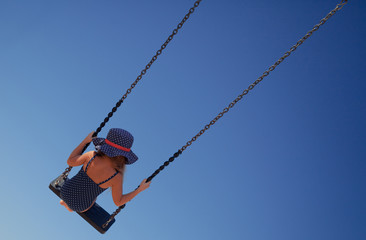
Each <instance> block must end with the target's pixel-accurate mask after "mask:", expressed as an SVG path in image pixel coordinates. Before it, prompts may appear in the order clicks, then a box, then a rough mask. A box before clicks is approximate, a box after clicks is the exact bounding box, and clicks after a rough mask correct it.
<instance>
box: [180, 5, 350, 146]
mask: <svg viewBox="0 0 366 240" xmlns="http://www.w3.org/2000/svg"><path fill="white" fill-rule="evenodd" d="M347 1H348V0H342V1H341V2H340V3H339V4H337V6H336V7H335V8H334V9H333V10H332V11H331V12H329V13H328V14H327V16H325V17H324V18H323V19H322V20H320V22H319V23H318V24H316V25H315V26H314V27H313V28H312V29H311V30H310V31H309V32H307V33H306V34H305V36H304V37H303V38H301V39H300V40H299V41H297V43H296V44H295V45H293V46H292V47H291V48H290V50H289V51H287V52H286V53H285V54H284V55H283V56H282V57H280V58H279V59H278V60H277V61H276V62H275V63H274V64H273V65H272V66H270V67H269V68H268V70H266V71H264V73H263V74H262V76H260V77H259V78H257V80H255V81H254V82H253V83H252V84H251V85H249V87H248V88H247V89H245V90H244V91H243V92H242V93H241V94H240V95H239V96H238V97H237V98H236V99H235V100H234V101H232V102H231V103H230V104H229V105H228V106H227V107H226V108H224V110H223V111H222V112H220V113H219V114H218V115H217V116H216V117H215V118H214V119H213V120H211V122H210V123H209V124H207V125H205V127H204V128H203V129H202V130H201V131H199V132H198V133H197V134H196V135H195V136H194V137H193V138H192V139H191V140H190V141H188V142H187V143H186V145H184V146H183V147H182V148H181V149H180V151H181V152H183V151H184V150H186V149H187V148H188V147H189V146H191V144H192V143H193V142H194V141H196V140H197V139H198V138H199V137H200V136H201V135H202V134H204V133H205V132H206V130H208V129H209V128H210V127H211V126H212V125H214V124H215V123H216V122H217V121H218V120H219V119H220V118H222V117H223V116H224V114H225V113H227V112H228V111H229V110H230V109H231V108H233V107H234V106H235V104H236V103H238V102H239V101H240V100H241V99H242V98H243V97H244V96H245V95H247V94H248V93H249V91H250V90H252V89H253V88H254V87H255V86H256V85H257V84H258V83H260V82H261V81H262V80H263V79H264V78H265V77H267V76H268V75H269V73H270V72H271V71H273V70H275V69H276V67H277V66H278V65H280V63H281V62H283V60H285V59H286V58H287V57H288V56H290V54H291V53H292V52H294V51H295V50H296V49H297V48H298V47H299V46H300V45H301V44H303V42H304V41H305V40H306V39H308V38H309V37H310V36H311V35H312V34H313V33H314V32H315V31H317V30H318V29H319V27H320V26H321V25H323V24H324V23H325V22H326V21H327V20H328V19H329V18H330V17H332V16H333V15H334V14H335V13H336V12H337V11H339V10H341V9H342V8H343V6H344V5H345V4H346V3H347Z"/></svg>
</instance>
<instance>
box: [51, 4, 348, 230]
mask: <svg viewBox="0 0 366 240" xmlns="http://www.w3.org/2000/svg"><path fill="white" fill-rule="evenodd" d="M201 1H202V0H197V1H196V2H195V3H194V6H193V7H192V8H190V9H189V12H188V13H187V14H186V15H185V17H184V18H183V20H182V21H181V22H180V23H179V24H178V25H177V28H175V29H174V30H173V32H172V34H171V35H170V36H169V37H168V39H167V40H166V41H165V43H164V44H163V45H162V46H161V48H160V49H159V50H158V51H157V52H156V54H155V55H154V56H153V57H152V59H151V61H150V62H149V63H148V64H147V65H146V66H145V69H143V70H142V71H141V73H140V75H139V76H138V77H137V79H136V80H135V81H134V82H133V83H132V84H131V86H130V88H129V89H128V90H127V91H126V93H125V94H124V95H123V96H122V98H121V99H120V100H119V101H118V102H117V103H116V105H115V106H114V107H113V108H112V111H111V112H110V113H108V116H107V117H106V118H105V119H104V121H103V122H102V123H101V124H100V125H99V127H98V128H97V130H96V131H95V133H94V135H93V137H96V136H97V135H98V133H99V132H100V131H101V130H102V128H103V127H104V126H105V124H106V123H107V122H108V121H109V119H110V118H111V117H112V116H113V114H114V113H115V112H116V111H117V108H118V107H120V106H121V104H122V103H123V101H124V100H125V99H126V98H127V96H128V94H130V93H131V91H132V89H133V88H134V87H135V86H136V85H137V83H138V82H139V81H140V80H141V79H142V76H143V75H145V73H146V72H147V70H148V69H149V68H150V67H151V65H152V64H153V63H154V62H155V60H156V59H157V57H158V56H159V55H160V54H161V53H162V52H163V50H164V49H165V48H166V46H167V45H168V43H169V42H170V41H171V40H172V39H173V37H174V35H176V34H177V33H178V30H179V29H180V28H182V26H183V24H184V23H185V22H186V21H187V20H188V18H189V16H190V15H191V14H192V13H193V12H194V10H195V8H197V7H198V5H199V4H200V2H201ZM347 2H348V0H342V1H341V2H340V3H339V4H337V6H336V7H335V8H334V9H333V10H332V11H331V12H329V13H328V14H327V15H326V16H325V17H324V18H323V19H321V20H320V22H319V23H318V24H316V25H315V26H314V27H313V28H312V29H311V30H310V31H309V32H307V33H306V34H305V36H304V37H302V38H301V39H300V40H299V41H297V42H296V44H295V45H293V46H292V47H291V48H290V50H289V51H287V52H285V54H284V55H283V56H282V57H280V58H279V59H278V60H277V61H276V62H275V63H274V64H273V65H272V66H270V67H269V68H268V70H266V71H264V72H263V74H262V75H261V76H260V77H258V78H257V80H255V81H254V82H253V83H252V84H251V85H249V87H248V88H247V89H245V90H244V91H243V92H242V93H241V94H240V95H239V96H238V97H236V98H235V99H234V101H232V102H231V103H230V104H229V105H228V106H227V107H226V108H224V109H223V110H222V111H221V112H220V113H219V114H218V115H217V116H216V117H215V118H214V119H213V120H211V121H210V123H209V124H207V125H205V127H204V128H202V129H201V130H200V131H199V132H198V133H197V134H196V135H195V136H194V137H193V138H191V140H189V141H188V142H187V143H186V144H185V145H184V146H183V147H182V148H180V149H179V150H178V151H177V152H176V153H174V154H173V156H172V157H170V158H169V160H168V161H165V162H164V163H163V164H162V165H161V166H160V167H159V168H158V169H157V170H155V172H154V173H153V174H152V175H151V176H149V177H148V178H147V182H150V181H151V180H152V179H153V178H154V177H155V176H156V175H158V174H159V173H160V172H161V171H162V170H164V168H165V167H167V166H168V165H169V164H170V163H171V162H173V161H174V160H175V159H176V158H177V157H178V156H179V155H180V154H182V152H183V151H184V150H186V149H187V148H188V147H189V146H190V145H191V144H192V143H193V142H194V141H196V140H197V139H198V137H200V136H201V135H202V134H204V133H205V132H206V130H208V129H209V128H210V127H211V126H213V125H214V124H215V123H216V122H217V121H218V120H219V119H220V118H221V117H223V116H224V114H225V113H227V112H228V111H229V110H230V109H231V108H233V107H234V106H235V104H236V103H238V102H239V101H240V100H241V99H242V98H243V97H244V96H245V95H247V94H248V93H249V91H251V90H252V89H253V88H254V87H255V86H256V85H257V84H258V83H260V82H261V81H262V80H263V79H264V78H265V77H266V76H268V75H269V73H270V72H271V71H273V70H275V69H276V67H277V66H278V65H279V64H280V63H281V62H283V60H285V58H287V57H288V56H290V54H291V53H292V52H294V51H295V50H296V49H297V48H298V47H299V46H300V45H301V44H303V42H304V41H305V40H306V39H308V38H309V37H310V36H311V35H312V34H313V33H314V32H315V31H317V30H318V29H319V28H320V26H321V25H323V24H324V23H325V22H326V21H327V20H328V19H329V18H330V17H332V16H333V15H334V14H335V13H336V12H337V11H339V10H341V9H342V8H343V6H344V5H345V4H347ZM88 146H89V144H87V145H86V146H85V147H84V149H83V151H82V153H83V152H84V151H85V150H86V149H87V147H88ZM71 169H72V167H71V166H69V167H68V168H66V169H65V171H64V172H63V173H62V174H61V175H60V176H59V177H57V178H56V179H55V180H53V181H52V182H51V183H50V185H49V188H50V189H51V190H52V191H53V192H54V193H55V194H56V195H57V196H58V197H60V189H61V187H62V185H63V184H64V182H65V181H66V179H67V176H68V175H69V173H70V171H71ZM125 206H126V204H124V205H122V206H120V207H118V208H117V210H116V211H115V212H114V213H113V214H109V213H108V212H107V211H105V210H104V209H103V208H102V207H101V206H99V205H98V204H97V203H95V204H94V205H93V206H92V207H91V208H90V209H89V210H87V211H86V212H83V213H78V214H79V215H80V216H81V217H82V218H84V219H85V220H86V221H87V222H88V223H89V224H90V225H92V226H93V227H94V228H95V229H96V230H98V231H99V232H100V233H105V232H106V231H107V230H108V229H109V228H110V227H111V226H112V224H113V223H114V222H115V216H116V215H117V214H118V213H119V212H120V211H121V210H122V209H123V208H125Z"/></svg>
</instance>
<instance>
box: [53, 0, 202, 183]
mask: <svg viewBox="0 0 366 240" xmlns="http://www.w3.org/2000/svg"><path fill="white" fill-rule="evenodd" d="M201 1H202V0H197V1H196V2H195V3H194V5H193V7H191V8H190V9H189V11H188V13H187V14H186V15H185V16H184V18H183V19H182V21H180V23H179V24H178V25H177V27H176V28H175V29H174V30H173V32H172V33H171V34H170V35H169V37H168V38H167V40H166V41H165V42H164V44H163V45H161V47H160V49H159V50H158V51H156V53H155V55H154V56H153V57H152V58H151V60H150V62H149V63H148V64H147V65H146V66H145V68H144V69H143V70H142V71H141V73H140V74H139V75H138V76H137V78H136V80H135V81H134V82H133V83H132V84H131V86H130V88H128V89H127V91H126V93H125V94H124V95H123V96H122V98H121V99H120V100H119V101H118V102H117V103H116V105H115V106H114V107H113V108H112V110H111V111H110V112H109V113H108V115H107V117H106V118H104V120H103V122H102V123H101V124H100V125H99V127H98V128H97V129H96V131H95V132H94V134H93V137H96V136H97V135H98V134H99V133H100V131H101V130H102V128H103V127H104V126H105V125H106V123H107V122H108V121H109V119H110V118H111V117H112V116H113V114H114V113H115V112H116V111H117V109H118V108H119V107H120V106H121V104H122V103H123V101H124V100H125V99H126V98H127V96H128V95H129V94H130V93H131V92H132V89H134V88H135V87H136V85H137V83H138V82H139V81H140V80H141V79H142V77H143V76H144V75H145V74H146V72H147V71H148V70H149V69H150V67H151V65H152V64H153V63H154V62H155V61H156V59H158V56H159V55H160V54H162V52H163V51H164V49H165V48H166V47H167V46H168V44H169V42H170V41H172V40H173V38H174V36H175V35H177V34H178V31H179V29H181V28H182V27H183V25H184V23H185V22H186V21H187V20H188V19H189V17H190V16H191V14H192V13H193V12H194V10H195V9H196V8H197V7H198V6H199V4H200V2H201ZM88 146H89V144H87V145H86V146H85V147H84V149H83V151H82V152H81V153H83V152H84V151H85V150H86V149H87V148H88ZM71 169H72V167H71V166H69V167H68V168H66V169H65V171H64V172H63V173H62V174H61V176H62V178H63V179H66V177H67V176H68V175H69V173H70V171H71ZM57 184H59V180H57V181H56V185H57Z"/></svg>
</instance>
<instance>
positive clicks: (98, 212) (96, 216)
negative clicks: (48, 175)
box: [49, 175, 116, 233]
mask: <svg viewBox="0 0 366 240" xmlns="http://www.w3.org/2000/svg"><path fill="white" fill-rule="evenodd" d="M58 179H59V183H58V184H56V181H57V180H58ZM64 183H65V180H64V179H63V177H62V175H61V176H59V177H58V178H56V179H55V180H53V181H52V182H51V183H50V186H49V188H50V189H51V190H52V192H54V193H55V194H56V195H57V196H58V197H60V191H61V187H62V185H63V184H64ZM77 214H79V215H80V216H81V217H82V218H84V219H85V220H86V221H87V222H88V223H89V224H90V225H92V226H93V227H94V228H95V229H96V230H98V231H99V232H100V233H105V232H106V231H108V229H109V228H110V227H111V226H112V224H113V223H114V222H115V221H116V220H115V219H113V220H112V221H111V222H110V223H109V224H108V225H107V226H106V227H105V228H103V224H104V223H106V222H107V221H108V219H109V218H110V217H111V215H110V214H109V213H108V212H107V211H105V210H104V209H103V208H102V207H101V206H99V205H98V204H97V203H95V204H94V205H93V206H92V207H91V208H90V209H89V210H88V211H86V212H82V213H77Z"/></svg>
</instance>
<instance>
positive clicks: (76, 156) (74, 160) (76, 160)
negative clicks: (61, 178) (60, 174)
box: [67, 132, 94, 167]
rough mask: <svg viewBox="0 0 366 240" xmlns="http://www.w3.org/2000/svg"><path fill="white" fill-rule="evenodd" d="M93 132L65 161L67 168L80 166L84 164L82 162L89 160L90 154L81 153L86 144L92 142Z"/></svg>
mask: <svg viewBox="0 0 366 240" xmlns="http://www.w3.org/2000/svg"><path fill="white" fill-rule="evenodd" d="M93 133H94V132H91V133H89V135H88V136H87V137H86V138H85V139H84V140H83V141H82V142H81V143H80V144H79V146H77V147H76V148H75V149H74V151H72V153H71V154H70V156H69V159H67V164H68V165H69V166H72V167H75V166H80V165H82V164H84V162H85V161H86V160H88V159H90V154H91V152H88V153H85V154H82V151H83V149H84V147H85V145H86V144H88V143H90V142H91V141H92V136H93Z"/></svg>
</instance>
